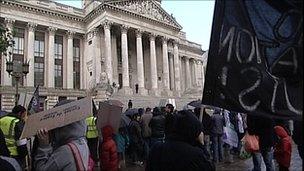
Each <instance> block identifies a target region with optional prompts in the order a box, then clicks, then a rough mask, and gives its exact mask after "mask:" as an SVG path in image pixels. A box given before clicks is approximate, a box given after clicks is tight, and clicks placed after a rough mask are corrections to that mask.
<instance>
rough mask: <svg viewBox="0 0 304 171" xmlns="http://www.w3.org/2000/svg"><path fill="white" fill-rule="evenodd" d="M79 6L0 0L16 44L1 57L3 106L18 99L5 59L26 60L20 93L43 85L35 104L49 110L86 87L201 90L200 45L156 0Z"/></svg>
mask: <svg viewBox="0 0 304 171" xmlns="http://www.w3.org/2000/svg"><path fill="white" fill-rule="evenodd" d="M82 4H83V8H82V9H79V8H75V7H71V6H67V5H64V4H60V3H57V2H53V1H45V0H41V1H39V0H37V1H30V0H24V1H17V0H2V1H1V4H0V5H1V6H0V9H1V10H0V23H3V24H5V27H6V28H8V30H9V31H14V33H15V35H14V38H13V39H14V41H15V44H14V47H13V48H9V49H8V51H10V52H12V56H4V55H1V71H0V72H1V86H0V94H1V104H0V105H1V109H3V110H10V109H11V108H12V107H13V105H14V101H15V100H14V98H15V97H14V93H15V89H14V85H15V81H14V79H12V77H10V76H9V74H8V73H7V72H6V65H5V64H6V59H8V58H12V59H13V60H14V61H20V62H25V61H29V66H30V67H29V73H28V74H27V76H26V77H24V78H23V79H22V80H21V82H20V86H21V88H20V92H33V91H34V87H35V86H37V85H40V96H41V97H40V98H41V99H40V103H41V105H42V106H44V107H47V108H49V107H52V106H54V105H55V104H56V103H57V101H59V100H61V99H77V98H81V97H84V96H86V95H87V94H88V93H91V95H93V96H94V97H95V99H96V100H102V99H105V98H107V97H108V96H109V95H113V91H112V90H114V94H119V95H126V96H132V95H139V96H147V97H148V96H155V97H181V96H182V95H183V94H185V93H191V92H199V93H201V92H202V88H203V79H204V67H205V65H206V59H204V58H203V54H204V51H202V49H201V45H199V44H197V43H194V42H190V41H188V40H187V39H186V33H184V32H182V31H181V29H182V26H181V25H180V24H178V22H177V21H176V20H175V18H174V17H173V16H172V15H169V14H168V13H167V12H166V11H165V10H164V9H163V8H162V7H161V0H115V1H113V0H83V3H82ZM205 56H206V55H205ZM109 87H110V90H111V91H110V94H109V93H108V92H109ZM135 87H138V92H136V90H135V89H136V88H135ZM197 90H198V91H197ZM92 92H93V93H92Z"/></svg>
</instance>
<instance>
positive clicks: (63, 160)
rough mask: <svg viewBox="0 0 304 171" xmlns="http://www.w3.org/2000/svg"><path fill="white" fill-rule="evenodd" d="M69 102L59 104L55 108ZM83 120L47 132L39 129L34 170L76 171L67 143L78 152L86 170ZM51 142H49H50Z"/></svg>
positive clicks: (87, 158)
mask: <svg viewBox="0 0 304 171" xmlns="http://www.w3.org/2000/svg"><path fill="white" fill-rule="evenodd" d="M69 102H71V101H67V100H66V101H64V102H59V104H57V105H56V106H59V105H62V104H66V103H69ZM86 127H87V126H86V123H85V120H80V121H77V122H73V123H71V124H69V125H66V126H63V127H60V128H56V129H53V130H51V131H48V130H46V129H41V130H39V131H38V133H37V137H38V143H39V145H38V149H37V153H36V155H35V157H34V167H35V169H36V170H38V171H39V170H43V171H45V170H67V171H70V170H78V168H77V165H76V163H75V159H74V155H73V152H72V150H71V149H70V147H69V145H68V143H70V142H72V143H73V144H75V145H76V147H77V149H78V150H79V154H80V156H81V159H82V162H83V163H82V164H83V166H84V168H85V170H88V161H89V148H88V145H87V142H86V138H85V135H86ZM50 140H51V141H50Z"/></svg>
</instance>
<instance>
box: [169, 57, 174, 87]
mask: <svg viewBox="0 0 304 171" xmlns="http://www.w3.org/2000/svg"><path fill="white" fill-rule="evenodd" d="M169 64H170V89H171V90H174V60H173V56H172V54H171V53H170V55H169Z"/></svg>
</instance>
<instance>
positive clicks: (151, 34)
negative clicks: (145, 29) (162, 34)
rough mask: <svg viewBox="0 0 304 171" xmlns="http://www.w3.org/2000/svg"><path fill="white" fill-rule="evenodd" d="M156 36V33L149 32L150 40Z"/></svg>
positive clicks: (153, 39)
mask: <svg viewBox="0 0 304 171" xmlns="http://www.w3.org/2000/svg"><path fill="white" fill-rule="evenodd" d="M156 36H157V34H155V33H150V34H149V38H150V41H155V37H156Z"/></svg>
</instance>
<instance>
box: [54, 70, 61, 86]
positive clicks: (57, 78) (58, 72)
mask: <svg viewBox="0 0 304 171" xmlns="http://www.w3.org/2000/svg"><path fill="white" fill-rule="evenodd" d="M55 87H62V66H61V65H55Z"/></svg>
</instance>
